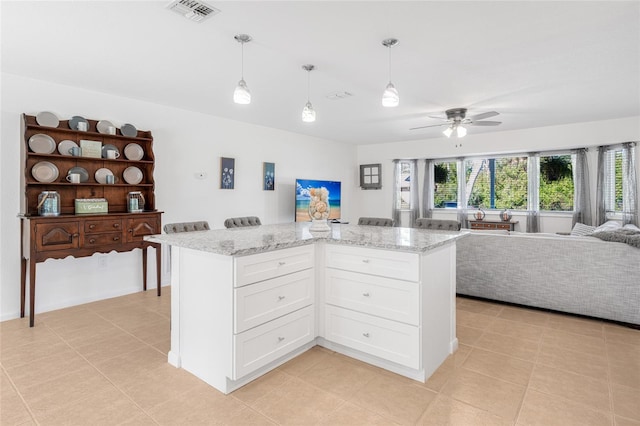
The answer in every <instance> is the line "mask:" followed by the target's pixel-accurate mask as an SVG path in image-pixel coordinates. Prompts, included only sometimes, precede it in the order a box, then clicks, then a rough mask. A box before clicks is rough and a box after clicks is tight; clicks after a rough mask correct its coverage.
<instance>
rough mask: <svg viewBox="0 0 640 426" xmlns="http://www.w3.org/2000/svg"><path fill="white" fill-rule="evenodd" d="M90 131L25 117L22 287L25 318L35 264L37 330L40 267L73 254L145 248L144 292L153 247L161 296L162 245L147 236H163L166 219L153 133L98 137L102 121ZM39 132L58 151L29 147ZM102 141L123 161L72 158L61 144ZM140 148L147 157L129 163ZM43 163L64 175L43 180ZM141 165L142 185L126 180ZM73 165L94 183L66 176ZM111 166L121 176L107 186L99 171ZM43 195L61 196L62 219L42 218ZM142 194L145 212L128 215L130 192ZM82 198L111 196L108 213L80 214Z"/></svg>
mask: <svg viewBox="0 0 640 426" xmlns="http://www.w3.org/2000/svg"><path fill="white" fill-rule="evenodd" d="M88 121H89V129H88V131H86V132H84V131H77V130H73V129H70V128H69V123H68V121H64V120H61V121H60V124H59V125H58V127H55V128H54V127H44V126H40V125H38V124H37V122H36V118H35V117H34V116H30V115H23V122H22V130H23V131H22V135H23V140H22V147H21V154H22V159H23V161H22V164H23V173H22V175H21V180H22V182H21V183H22V184H23V185H22V186H23V187H24V194H23V195H24V196H23V199H22V206H21V208H22V214H21V215H20V217H21V219H22V227H21V232H22V234H21V235H22V250H21V251H22V259H21V262H22V263H21V277H20V278H21V287H20V303H21V306H20V316H21V317H24V315H25V298H26V274H27V265H28V266H29V268H28V269H29V297H30V300H29V324H30V326H31V327H33V324H34V314H35V293H36V292H35V288H36V264H37V263H38V262H44V261H45V260H47V259H62V258H65V257H67V256H73V257H85V256H91V255H93V254H94V253H108V252H111V251H116V252H125V251H131V250H133V249H136V248H139V249H142V275H143V276H142V279H143V289H144V290H146V289H147V248H149V247H153V248H155V249H156V270H157V293H158V296H160V294H161V289H160V288H161V287H160V285H161V250H160V245H159V244H155V243H150V242H147V241H144V239H143V238H144V236H146V235H152V234H159V233H161V229H162V223H161V215H162V212H159V211H157V210H156V209H155V195H154V188H155V184H154V180H153V168H154V155H153V137H152V135H151V132H149V131H138V132H137V136H135V137H127V136H123V135H121V134H120V133H119V132H118V134H115V135H109V134H102V133H98V132H97V129H96V125H97V123H98V122H97V121H96V120H88ZM36 134H45V135H48V136H50V137H52V138H53V139H54V140H55V142H56V151H54V152H52V153H49V154H43V153H35V152H33V151H32V150H30V148H29V139H30V138H31V137H32V136H33V135H36ZM83 139H85V140H93V141H99V142H101V143H102V145H103V146H104V145H105V144H110V145H113V146H115V147H116V148H117V149H118V150H119V151H120V154H121V155H120V157H119V158H117V159H106V158H90V157H72V156H69V155H63V154H60V153H59V152H58V150H57V146H58V145H59V144H60V142H61V141H63V140H71V141H74V142H76V143H77V144H78V145H80V140H83ZM130 143H135V144H138V145H139V146H140V147H141V148H142V150H143V152H144V155H143V157H142V158H141V159H139V160H130V159H127V158H126V157H125V155H124V149H125V147H126V146H127V145H128V144H130ZM40 161H48V162H50V163H53V164H54V165H55V166H56V167H57V168H58V171H59V175H58V177H57V179H55V180H54V181H53V182H50V183H43V182H38V181H37V180H36V179H35V178H34V177H33V176H32V173H31V169H32V168H33V166H34V165H35V164H37V163H38V162H40ZM130 166H135V167H137V168H138V169H140V170H141V171H142V174H143V178H142V180H141V181H140V182H139V183H137V184H128V183H126V182H125V180H124V179H123V172H124V170H125V169H126V168H127V167H130ZM72 167H82V168H84V169H85V170H86V171H87V173H88V175H89V179H88V180H87V181H86V182H83V183H69V182H68V181H67V180H66V174H67V172H68V170H69V169H70V168H72ZM100 168H108V169H109V170H111V171H112V172H113V174H114V175H115V176H116V183H115V184H110V185H106V184H101V183H99V182H97V181H96V179H95V172H96V171H97V170H98V169H100ZM42 191H56V192H58V193H59V194H60V215H59V216H39V215H38V208H37V201H38V195H39V194H40V193H41V192H42ZM130 191H140V192H141V193H142V194H143V195H144V197H145V201H146V203H145V211H143V212H140V213H128V212H127V194H128V193H129V192H130ZM76 198H105V199H106V200H107V201H108V207H109V209H108V213H103V214H84V215H76V214H75V199H76Z"/></svg>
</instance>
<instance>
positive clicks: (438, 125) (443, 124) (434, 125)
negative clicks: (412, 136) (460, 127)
mask: <svg viewBox="0 0 640 426" xmlns="http://www.w3.org/2000/svg"><path fill="white" fill-rule="evenodd" d="M448 125H449V123H442V124H431V125H429V126H420V127H412V128H410V129H409V130H417V129H426V128H427V127H440V126H448Z"/></svg>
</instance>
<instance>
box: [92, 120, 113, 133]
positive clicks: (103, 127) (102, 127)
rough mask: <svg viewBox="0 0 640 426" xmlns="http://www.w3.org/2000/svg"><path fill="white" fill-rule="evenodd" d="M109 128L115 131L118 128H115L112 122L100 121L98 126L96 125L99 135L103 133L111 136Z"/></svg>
mask: <svg viewBox="0 0 640 426" xmlns="http://www.w3.org/2000/svg"><path fill="white" fill-rule="evenodd" d="M109 127H113V128H114V129H115V128H116V126H114V125H113V123H112V122H110V121H107V120H100V121H98V124H96V129H98V133H103V134H105V135H108V134H109Z"/></svg>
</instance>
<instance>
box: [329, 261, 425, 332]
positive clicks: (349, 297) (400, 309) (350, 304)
mask: <svg viewBox="0 0 640 426" xmlns="http://www.w3.org/2000/svg"><path fill="white" fill-rule="evenodd" d="M419 293H420V292H419V286H418V283H416V282H409V281H401V280H394V279H391V278H383V277H376V276H371V275H365V274H359V273H355V272H349V271H341V270H338V269H331V268H327V270H326V275H325V300H326V303H330V304H332V305H336V306H341V307H343V308H348V309H353V310H356V311H359V312H363V313H366V314H371V315H376V316H379V317H383V318H387V319H391V320H395V321H401V322H404V323H407V324H412V325H418V316H419V308H420V303H419V302H420V298H419V296H420V294H419Z"/></svg>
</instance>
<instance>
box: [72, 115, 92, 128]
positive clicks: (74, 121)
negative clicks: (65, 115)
mask: <svg viewBox="0 0 640 426" xmlns="http://www.w3.org/2000/svg"><path fill="white" fill-rule="evenodd" d="M81 122H84V123H87V129H88V128H89V122H88V121H87V120H86V119H85V118H84V117H80V116H79V115H74V116H73V117H71V120H69V128H70V129H71V130H78V123H81Z"/></svg>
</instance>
